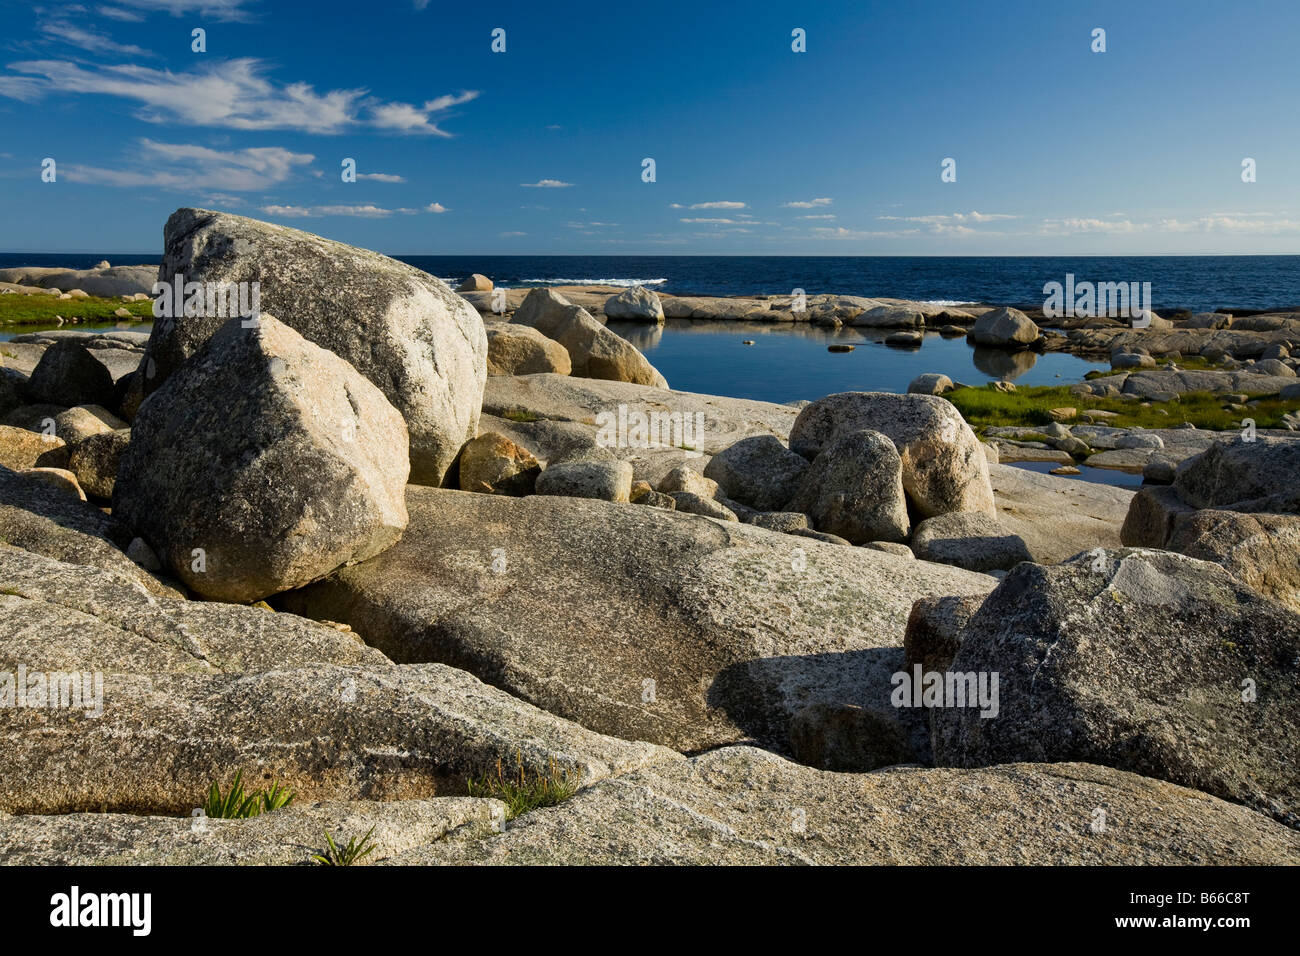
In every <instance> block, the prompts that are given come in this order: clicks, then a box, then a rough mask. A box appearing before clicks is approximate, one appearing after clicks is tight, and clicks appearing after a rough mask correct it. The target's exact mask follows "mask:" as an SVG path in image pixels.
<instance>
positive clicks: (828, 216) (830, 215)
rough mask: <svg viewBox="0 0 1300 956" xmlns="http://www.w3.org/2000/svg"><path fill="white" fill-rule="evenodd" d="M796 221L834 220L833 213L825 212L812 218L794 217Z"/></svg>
mask: <svg viewBox="0 0 1300 956" xmlns="http://www.w3.org/2000/svg"><path fill="white" fill-rule="evenodd" d="M794 218H796V219H834V218H835V213H833V212H825V213H820V214H818V215H814V216H795V217H794Z"/></svg>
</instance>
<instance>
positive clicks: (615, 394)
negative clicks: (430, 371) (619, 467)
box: [480, 374, 799, 486]
mask: <svg viewBox="0 0 1300 956" xmlns="http://www.w3.org/2000/svg"><path fill="white" fill-rule="evenodd" d="M798 413H799V410H798V409H797V408H792V407H791V406H789V405H776V404H773V403H771V402H758V401H752V400H750V399H744V398H725V397H723V396H721V395H704V394H700V393H697V392H679V391H672V390H668V389H662V388H655V387H652V386H647V385H634V384H631V383H629V382H612V381H601V380H597V379H586V378H573V377H570V376H567V375H556V374H541V375H518V376H490V377H489V378H488V381H487V387H486V389H485V392H484V396H483V414H484V416H486V420H485V422H484V423H483V424H481V425H480V428H481V429H483V430H488V429H490V430H493V431H500V432H502V434H505V435H506V436H507V437H509V438H510V439H511V440H512V441H514V442H516V443H518V444H520V445H523V446H524V447H525V448H527V449H528V450H529V451H530V452H532V453H533V454H534V455H536V456H537V457H538V458H539V459H541V460H543V461H547V460H549V459H550V458H551V455H552V452H554V451H556V450H558V449H559V448H561V447H563V446H565V445H566V444H570V443H572V442H573V441H575V440H576V441H583V442H586V443H599V444H600V445H601V446H602V447H604V448H605V449H606V450H608V451H609V452H612V453H613V454H614V455H616V456H618V457H619V458H622V459H624V460H626V461H629V462H631V463H632V467H633V469H634V472H635V478H636V479H637V480H644V481H649V482H650V484H651V485H655V486H657V485H658V484H659V481H660V480H661V479H662V478H663V477H664V475H666V474H667V473H668V472H669V471H671V470H672V469H673V468H676V467H677V466H678V465H683V464H685V465H688V466H689V467H691V468H692V469H693V470H695V471H698V472H703V471H704V468H705V466H706V465H707V464H708V460H709V457H710V456H712V455H714V454H716V453H717V452H720V451H722V450H723V449H724V448H728V447H730V446H731V445H733V444H735V443H736V442H738V441H740V440H741V439H742V438H751V437H753V436H756V435H775V436H776V437H778V438H780V439H781V440H782V441H784V440H786V439H787V438H788V437H789V435H790V428H791V427H792V426H793V425H794V420H795V418H796V416H797V415H798ZM620 416H621V417H620ZM500 418H505V419H507V420H508V421H513V422H514V423H515V424H516V425H517V426H518V427H517V428H515V429H511V428H509V427H503V426H502V425H501V423H500V421H499V420H498V419H500ZM537 420H541V422H548V423H554V425H553V426H551V427H549V428H548V427H542V428H534V427H531V426H533V425H535V424H537ZM620 423H622V424H620ZM638 423H641V427H642V428H644V429H645V431H644V432H643V434H644V435H645V436H647V438H648V440H642V439H641V438H640V437H639V436H638V435H637V434H636V433H635V432H634V431H633V429H634V428H635V427H636V426H637V424H638ZM556 425H558V426H564V427H563V428H562V429H560V431H562V432H563V435H562V436H561V435H560V434H558V433H557V429H556V428H555V426H556ZM602 426H604V431H603V432H602V430H601V429H602ZM683 446H684V447H683Z"/></svg>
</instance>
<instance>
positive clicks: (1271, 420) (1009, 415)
mask: <svg viewBox="0 0 1300 956" xmlns="http://www.w3.org/2000/svg"><path fill="white" fill-rule="evenodd" d="M944 398H946V399H948V400H949V401H950V402H952V403H953V404H954V405H956V406H957V410H958V411H960V412H961V414H962V417H963V418H965V419H966V421H967V422H969V423H970V426H971V427H972V428H974V429H975V430H976V431H977V432H982V431H983V430H984V429H985V428H988V427H989V426H992V425H1020V426H1027V427H1033V426H1035V425H1046V424H1049V423H1050V422H1051V421H1052V417H1051V416H1050V415H1049V414H1048V413H1047V412H1048V409H1051V408H1077V409H1078V410H1079V413H1080V414H1079V419H1078V421H1080V422H1082V421H1084V416H1083V412H1084V411H1086V410H1087V409H1100V410H1101V411H1107V412H1115V413H1116V414H1117V417H1115V418H1107V419H1106V420H1105V421H1104V422H1098V424H1103V425H1113V426H1116V427H1119V428H1133V427H1140V428H1171V427H1173V426H1174V425H1178V424H1180V423H1182V422H1191V423H1192V424H1193V425H1195V426H1196V427H1197V428H1206V429H1210V430H1212V431H1232V430H1235V429H1237V428H1239V427H1240V422H1241V419H1242V418H1243V417H1247V418H1253V419H1254V420H1255V424H1256V426H1257V427H1259V428H1282V427H1284V426H1283V424H1282V416H1283V415H1284V414H1285V413H1287V412H1295V411H1297V410H1300V399H1290V400H1288V401H1283V400H1281V399H1279V398H1277V397H1276V396H1274V397H1272V398H1261V399H1260V402H1259V404H1258V405H1256V406H1253V407H1251V408H1250V409H1249V410H1248V411H1246V412H1238V411H1232V410H1231V409H1225V408H1224V407H1223V406H1224V404H1225V399H1224V396H1222V395H1215V394H1213V393H1211V392H1189V393H1188V394H1186V395H1183V396H1182V397H1181V398H1180V399H1179V401H1176V402H1156V403H1153V404H1152V405H1151V406H1150V407H1148V408H1143V407H1142V405H1141V404H1140V403H1139V402H1136V401H1125V400H1124V399H1119V398H1101V397H1098V396H1096V395H1075V394H1072V393H1071V392H1070V390H1069V389H1068V388H1067V387H1065V386H1060V385H1052V386H1039V387H1032V388H1031V387H1024V388H1018V389H1016V391H1014V392H999V391H997V390H996V389H992V388H959V389H957V390H955V391H952V392H948V393H947V394H946V395H945V396H944ZM1159 409H1163V410H1164V411H1166V412H1168V414H1167V415H1162V414H1160V411H1159Z"/></svg>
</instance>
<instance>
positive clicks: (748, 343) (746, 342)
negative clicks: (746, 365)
mask: <svg viewBox="0 0 1300 956" xmlns="http://www.w3.org/2000/svg"><path fill="white" fill-rule="evenodd" d="M740 344H741V345H753V344H754V340H753V339H745V341H743V342H741V343H740Z"/></svg>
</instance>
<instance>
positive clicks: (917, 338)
mask: <svg viewBox="0 0 1300 956" xmlns="http://www.w3.org/2000/svg"><path fill="white" fill-rule="evenodd" d="M924 341H925V335H924V333H921V332H911V331H907V332H891V333H890V334H889V335H887V336H885V344H886V345H893V346H895V347H901V348H920V346H921V344H922V343H923V342H924Z"/></svg>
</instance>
